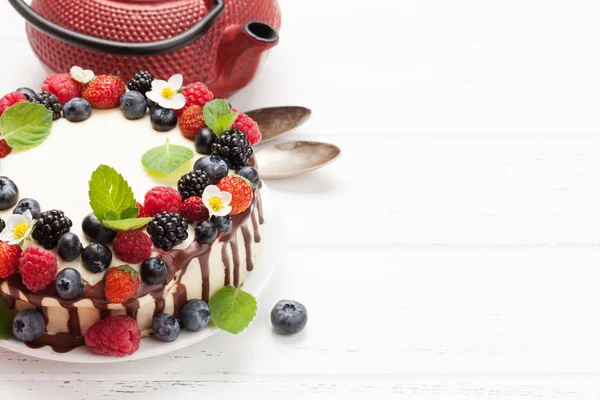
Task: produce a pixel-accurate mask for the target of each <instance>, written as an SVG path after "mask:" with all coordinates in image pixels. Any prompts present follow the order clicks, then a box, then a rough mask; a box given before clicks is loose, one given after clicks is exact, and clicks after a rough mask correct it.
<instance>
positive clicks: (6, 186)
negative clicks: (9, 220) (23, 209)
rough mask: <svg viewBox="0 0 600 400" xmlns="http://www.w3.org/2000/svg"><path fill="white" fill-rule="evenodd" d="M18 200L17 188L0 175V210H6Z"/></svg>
mask: <svg viewBox="0 0 600 400" xmlns="http://www.w3.org/2000/svg"><path fill="white" fill-rule="evenodd" d="M18 200H19V188H18V187H17V185H15V183H14V182H13V181H11V180H10V179H8V178H7V177H5V176H0V210H8V209H9V208H11V207H12V206H14V205H15V204H17V201H18Z"/></svg>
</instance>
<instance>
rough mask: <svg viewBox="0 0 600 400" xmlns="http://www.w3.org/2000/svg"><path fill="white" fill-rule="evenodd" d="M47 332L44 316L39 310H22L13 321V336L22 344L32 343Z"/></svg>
mask: <svg viewBox="0 0 600 400" xmlns="http://www.w3.org/2000/svg"><path fill="white" fill-rule="evenodd" d="M45 330H46V321H45V320H44V316H43V315H42V313H40V312H39V311H37V310H22V311H19V312H18V313H17V315H15V318H14V319H13V329H12V332H13V335H14V337H16V338H17V339H19V340H20V341H22V342H25V343H27V342H31V341H34V340H35V339H37V338H39V337H40V336H42V334H43V333H44V331H45Z"/></svg>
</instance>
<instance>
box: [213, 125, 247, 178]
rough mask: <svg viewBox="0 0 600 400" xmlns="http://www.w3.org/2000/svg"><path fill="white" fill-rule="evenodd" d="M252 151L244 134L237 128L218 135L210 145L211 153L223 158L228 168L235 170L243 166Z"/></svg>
mask: <svg viewBox="0 0 600 400" xmlns="http://www.w3.org/2000/svg"><path fill="white" fill-rule="evenodd" d="M253 153H254V152H253V150H252V147H251V146H250V143H249V142H248V139H247V137H246V134H245V133H243V132H242V131H240V130H238V129H232V130H230V131H227V132H224V133H222V134H221V135H218V136H217V138H216V139H215V142H214V143H213V145H212V155H214V156H219V157H221V158H223V159H224V160H225V161H226V162H227V164H228V165H229V168H231V169H236V170H237V169H240V168H242V167H245V166H246V164H247V163H248V160H249V159H250V157H251V156H252V154H253Z"/></svg>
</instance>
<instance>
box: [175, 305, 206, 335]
mask: <svg viewBox="0 0 600 400" xmlns="http://www.w3.org/2000/svg"><path fill="white" fill-rule="evenodd" d="M180 315H181V324H182V325H183V327H184V328H185V329H188V330H190V331H194V332H196V331H199V330H200V329H203V328H205V327H206V326H207V325H208V323H209V322H210V309H209V308H208V304H206V303H205V302H204V301H202V300H198V299H192V300H189V301H188V302H186V303H185V304H184V305H183V307H181V311H180Z"/></svg>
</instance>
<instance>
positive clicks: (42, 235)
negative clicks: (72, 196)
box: [31, 210, 73, 249]
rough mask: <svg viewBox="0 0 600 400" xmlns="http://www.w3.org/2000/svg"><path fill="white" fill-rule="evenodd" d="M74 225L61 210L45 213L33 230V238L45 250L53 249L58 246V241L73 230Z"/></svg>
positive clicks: (41, 215)
mask: <svg viewBox="0 0 600 400" xmlns="http://www.w3.org/2000/svg"><path fill="white" fill-rule="evenodd" d="M71 226H73V223H72V222H71V220H70V219H69V218H68V217H66V216H65V213H64V212H62V211H60V210H50V211H45V212H43V213H41V214H40V217H39V218H38V220H37V223H36V224H35V228H33V233H32V234H31V236H32V237H33V239H34V240H36V241H37V242H38V243H39V244H41V245H42V246H43V247H44V248H45V249H53V248H55V247H56V245H57V244H58V239H59V238H60V237H61V236H62V235H63V234H64V233H67V232H69V230H71Z"/></svg>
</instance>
